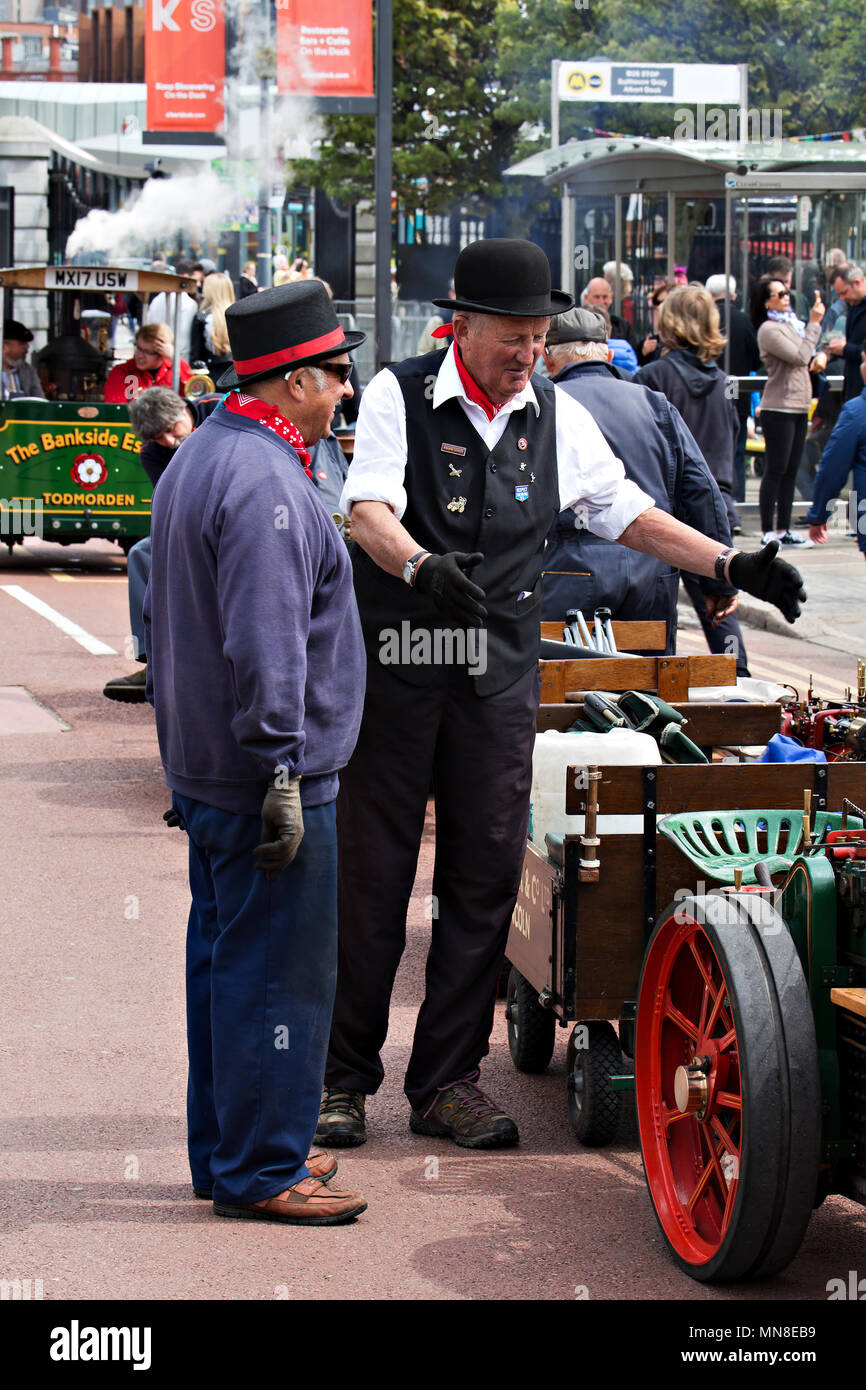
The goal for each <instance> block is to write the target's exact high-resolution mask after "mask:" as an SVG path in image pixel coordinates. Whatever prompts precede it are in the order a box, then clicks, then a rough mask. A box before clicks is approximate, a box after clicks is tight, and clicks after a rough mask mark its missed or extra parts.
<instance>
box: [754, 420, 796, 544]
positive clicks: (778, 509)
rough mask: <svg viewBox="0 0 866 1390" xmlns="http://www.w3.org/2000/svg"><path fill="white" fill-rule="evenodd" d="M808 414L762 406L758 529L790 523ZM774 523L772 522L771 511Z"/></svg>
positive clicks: (781, 527)
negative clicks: (759, 516)
mask: <svg viewBox="0 0 866 1390" xmlns="http://www.w3.org/2000/svg"><path fill="white" fill-rule="evenodd" d="M807 422H808V416H807V415H806V414H805V413H803V414H800V413H797V414H796V415H793V414H788V413H787V412H786V411H783V410H762V411H761V429H762V430H763V431H764V439H765V441H766V448H765V451H764V476H763V478H762V479H761V489H760V492H759V493H758V505H759V506H760V509H761V530H762V531H763V532H765V533H766V532H767V531H787V530H789V529H790V526H791V510H792V508H793V505H794V488H795V485H796V482H797V469H798V468H799V467H800V459H801V457H802V454H803V443H804V441H805V438H806V424H807ZM774 512H775V513H776V516H777V521H778V525H776V526H774V525H773V513H774Z"/></svg>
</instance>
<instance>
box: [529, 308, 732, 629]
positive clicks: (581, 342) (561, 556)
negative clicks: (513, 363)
mask: <svg viewBox="0 0 866 1390" xmlns="http://www.w3.org/2000/svg"><path fill="white" fill-rule="evenodd" d="M607 339H608V330H607V324H606V323H605V321H604V317H603V315H602V314H601V313H600V312H599V311H598V310H591V309H572V310H570V311H569V312H568V313H567V314H560V316H559V317H558V318H556V319H554V320H553V321H552V323H551V326H550V330H549V332H548V334H547V340H546V343H545V351H544V361H545V366H546V367H547V370H548V372H549V373H550V375H551V377H552V378H553V380H554V382H555V383H556V385H557V386H560V387H562V389H563V390H564V391H567V392H568V394H569V395H570V396H574V398H575V399H576V400H578V401H579V402H580V404H581V405H583V406H585V408H586V409H587V410H588V411H589V413H590V415H591V416H592V417H593V419H594V420H595V422H596V424H597V425H598V426H599V428H600V430H601V432H602V434H603V435H604V437H605V439H606V440H607V442H608V444H609V445H610V447H611V449H612V450H613V452H614V453H615V454H616V455H617V457H618V458H621V459H622V460H623V462H624V465H625V469H626V474H627V476H628V477H629V478H631V479H632V481H633V482H635V483H637V485H638V487H640V488H642V489H643V491H644V492H647V493H649V494H650V496H651V497H653V498H654V499H655V504H656V506H657V507H660V508H661V509H662V510H663V511H666V512H668V514H669V515H671V516H675V517H677V518H678V519H679V520H680V521H684V522H685V523H686V524H687V525H688V526H694V527H695V529H696V530H698V531H702V532H703V533H704V535H707V536H713V537H714V538H715V539H716V540H718V541H721V543H722V544H723V545H730V543H731V537H730V531H729V529H728V522H727V517H726V515H725V505H724V500H723V498H722V495H721V493H720V491H719V488H718V486H717V484H716V482H715V479H714V478H713V477H712V475H711V473H710V470H709V468H708V467H707V464H706V461H705V459H704V457H703V455H702V454H701V451H700V449H699V448H698V446H697V444H696V443H695V440H694V438H693V436H692V434H691V432H690V431H689V429H688V427H687V425H686V423H685V421H684V420H683V418H682V416H681V415H680V413H679V411H678V410H677V409H676V408H675V407H674V406H672V405H670V403H669V402H668V401H667V399H666V398H665V397H664V396H663V395H662V394H661V392H659V391H651V390H649V388H648V387H645V386H638V385H637V384H636V383H634V382H629V381H624V380H622V379H621V378H620V375H619V372H618V371H617V369H616V368H615V367H614V366H612V365H611V363H610V361H609V358H610V350H609V348H608V346H607ZM579 522H580V517H579V516H578V517H577V519H575V515H574V513H573V512H571V511H568V512H562V513H560V515H559V516H558V517H557V519H556V521H555V523H554V525H553V528H552V530H551V531H550V533H549V535H548V538H547V550H546V552H545V574H544V600H543V604H542V610H541V616H542V619H543V620H545V621H550V622H557V621H559V620H563V621H564V619H565V615H566V612H567V610H568V609H569V608H580V609H581V610H582V611H583V613H584V614H585V615H588V616H590V617H591V616H592V613H593V612H594V611H595V609H596V608H598V607H605V608H610V610H611V612H612V614H613V616H614V617H615V618H631V619H636V620H641V619H643V620H651V619H661V620H663V621H664V622H665V624H666V626H667V645H666V648H665V650H666V651H667V652H675V651H676V626H677V591H678V588H679V579H680V574H679V570H677V569H674V568H672V567H671V566H670V565H667V564H664V563H663V562H662V561H661V560H658V559H656V557H655V556H654V555H648V554H641V553H640V552H637V551H632V550H628V549H626V548H625V547H624V546H621V545H617V544H616V542H612V541H605V540H602V539H601V537H599V536H594V535H593V534H592V533H591V532H590V531H589V530H588V529H586V528H585V527H581V526H579V524H578V523H579ZM694 583H695V586H696V589H697V594H696V605H697V603H701V604H702V605H703V607H704V612H705V615H706V618H705V620H706V621H707V622H708V623H710V624H712V623H715V625H716V627H719V625H720V624H722V622H723V621H725V622H726V625H727V624H736V619H735V618H734V617H733V616H732V615H733V612H734V610H735V609H736V607H737V595H736V590H735V589H734V588H733V586H732V585H730V584H727V583H720V582H719V581H718V580H716V579H706V578H698V577H697V576H695V577H694ZM733 635H734V636H739V626H738V625H737V627H736V630H735V632H734V634H733ZM735 650H736V651H737V652H739V651H740V650H742V644H741V643H740V645H739V646H737V647H736V648H735Z"/></svg>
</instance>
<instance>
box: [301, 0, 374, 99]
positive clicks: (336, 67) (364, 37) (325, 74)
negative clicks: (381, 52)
mask: <svg viewBox="0 0 866 1390" xmlns="http://www.w3.org/2000/svg"><path fill="white" fill-rule="evenodd" d="M277 90H278V91H280V92H283V93H285V94H286V95H293V96H301V95H303V96H320V97H370V96H372V95H373V0H278V3H277Z"/></svg>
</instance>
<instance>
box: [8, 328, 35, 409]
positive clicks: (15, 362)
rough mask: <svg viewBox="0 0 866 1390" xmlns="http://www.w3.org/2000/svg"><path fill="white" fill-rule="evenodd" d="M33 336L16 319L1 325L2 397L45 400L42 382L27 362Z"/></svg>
mask: <svg viewBox="0 0 866 1390" xmlns="http://www.w3.org/2000/svg"><path fill="white" fill-rule="evenodd" d="M32 342H33V334H32V333H31V332H30V329H29V328H26V327H25V326H24V324H23V323H19V322H18V321H17V319H6V320H5V321H4V324H3V395H4V396H5V397H6V399H7V400H8V399H9V397H10V396H38V397H40V399H42V400H44V399H45V392H44V391H43V390H42V382H41V381H40V380H39V375H38V373H37V371H36V368H35V367H31V365H30V363H29V362H28V361H27V353H28V352H29V350H30V344H31V343H32Z"/></svg>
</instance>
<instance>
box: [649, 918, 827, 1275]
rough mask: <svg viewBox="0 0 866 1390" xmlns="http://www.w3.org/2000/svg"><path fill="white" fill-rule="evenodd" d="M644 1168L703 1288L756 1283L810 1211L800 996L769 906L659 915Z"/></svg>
mask: <svg viewBox="0 0 866 1390" xmlns="http://www.w3.org/2000/svg"><path fill="white" fill-rule="evenodd" d="M635 1094H636V1104H637V1115H638V1125H639V1129H640V1142H641V1150H642V1153H643V1161H644V1171H645V1174H646V1180H647V1186H648V1187H649V1192H650V1197H651V1199H652V1203H653V1206H654V1208H655V1213H656V1217H657V1219H658V1221H659V1224H660V1226H661V1229H662V1232H663V1234H664V1237H665V1240H666V1241H667V1244H668V1246H669V1248H670V1251H671V1253H672V1255H673V1257H674V1259H675V1260H676V1262H677V1263H678V1264H679V1265H680V1267H681V1268H682V1269H684V1270H685V1271H686V1272H687V1273H688V1274H690V1275H692V1277H693V1278H695V1279H700V1280H703V1281H724V1280H729V1281H730V1280H736V1279H755V1278H758V1277H767V1276H769V1275H770V1274H773V1273H776V1272H777V1271H778V1270H780V1269H782V1268H783V1267H784V1266H785V1265H786V1264H788V1263H789V1261H790V1260H791V1259H792V1258H793V1257H794V1255H795V1254H796V1252H797V1250H798V1249H799V1246H800V1243H801V1241H802V1238H803V1234H804V1232H805V1229H806V1225H807V1223H808V1220H809V1215H810V1213H811V1210H812V1206H813V1202H814V1198H815V1192H816V1185H817V1177H818V1159H819V1151H820V1137H821V1094H820V1084H819V1079H818V1064H817V1051H816V1045H815V1030H814V1022H813V1016H812V1009H811V1003H810V1000H809V992H808V989H807V986H806V982H805V979H804V976H803V971H802V969H801V966H800V962H799V958H798V957H797V953H796V950H795V948H794V944H793V942H792V940H791V937H790V934H789V932H788V930H787V928H786V927H785V925H784V923H783V922H782V921H781V919H780V918H779V917H778V914H776V913H775V911H774V910H773V908H772V906H771V904H770V903H768V902H767V901H766V900H763V899H761V898H758V897H755V896H754V895H750V894H742V895H734V894H710V895H708V896H706V897H692V898H687V899H686V900H685V901H684V902H681V903H678V904H675V905H674V906H673V907H671V908H669V909H668V910H667V912H666V913H664V914H663V915H662V917H661V918H660V920H659V923H658V925H657V927H656V929H655V932H654V934H653V936H652V938H651V940H650V943H649V946H648V947H647V953H646V957H645V959H644V965H643V971H642V975H641V983H640V990H639V997H638V1013H637V1033H636V1044H635Z"/></svg>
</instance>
